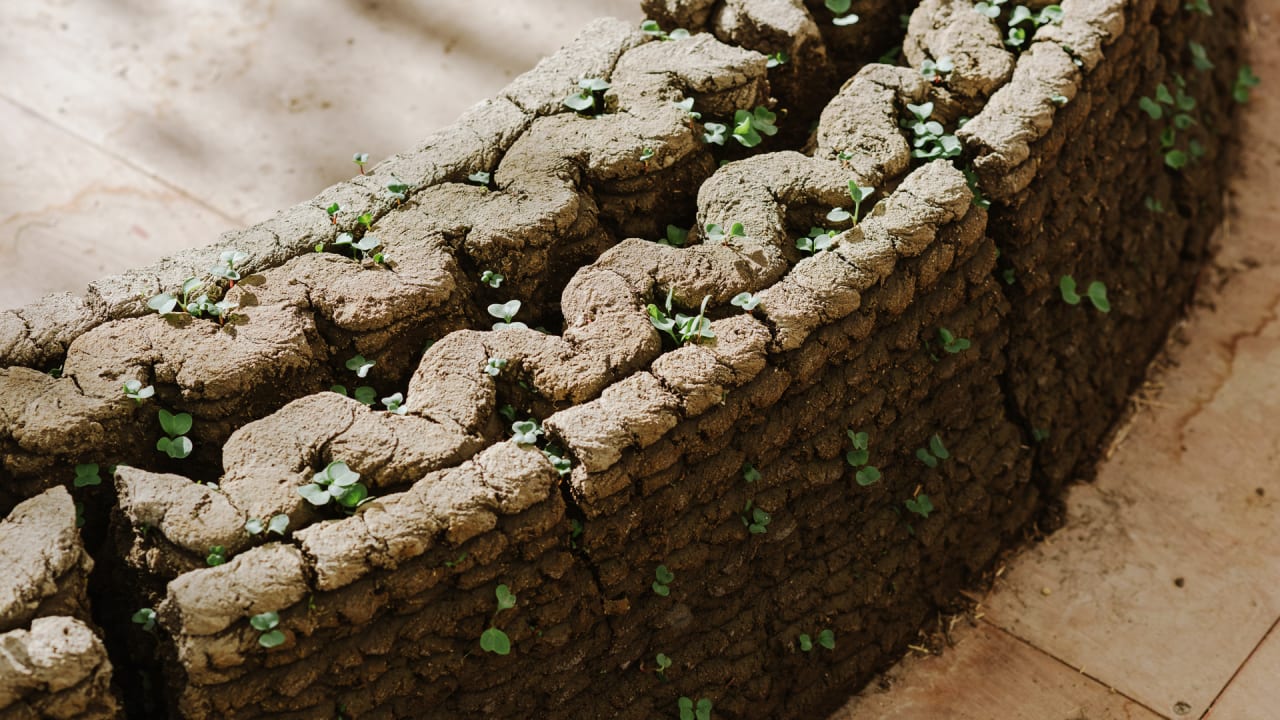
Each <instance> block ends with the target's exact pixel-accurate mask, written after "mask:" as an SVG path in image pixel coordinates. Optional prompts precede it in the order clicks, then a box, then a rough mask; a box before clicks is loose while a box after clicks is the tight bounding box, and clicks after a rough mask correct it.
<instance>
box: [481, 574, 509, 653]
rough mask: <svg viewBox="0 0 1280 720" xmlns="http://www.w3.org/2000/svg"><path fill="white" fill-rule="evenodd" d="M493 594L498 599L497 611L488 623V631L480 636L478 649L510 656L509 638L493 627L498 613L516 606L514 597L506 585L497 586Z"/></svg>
mask: <svg viewBox="0 0 1280 720" xmlns="http://www.w3.org/2000/svg"><path fill="white" fill-rule="evenodd" d="M494 594H495V595H496V596H497V598H498V609H497V610H495V611H494V612H493V618H492V619H490V621H489V629H488V630H485V631H484V632H483V633H481V634H480V649H481V650H484V651H485V652H491V653H494V654H497V655H510V654H511V638H509V637H507V634H506V633H505V632H503V631H502V630H499V629H498V628H497V627H496V626H495V625H494V621H495V620H497V617H498V613H500V612H502V611H503V610H510V609H511V608H513V607H515V606H516V596H515V595H513V594H511V589H510V588H508V587H507V586H506V585H499V586H498V588H497V590H495V591H494Z"/></svg>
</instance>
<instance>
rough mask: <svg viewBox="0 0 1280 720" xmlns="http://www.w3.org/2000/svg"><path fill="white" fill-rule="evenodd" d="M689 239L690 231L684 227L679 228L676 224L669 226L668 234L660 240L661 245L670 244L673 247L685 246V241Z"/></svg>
mask: <svg viewBox="0 0 1280 720" xmlns="http://www.w3.org/2000/svg"><path fill="white" fill-rule="evenodd" d="M688 240H689V231H688V230H685V229H684V228H678V227H676V226H675V225H668V226H667V236H666V237H665V238H660V239H659V240H658V244H659V245H670V246H671V247H684V244H685V242H687V241H688Z"/></svg>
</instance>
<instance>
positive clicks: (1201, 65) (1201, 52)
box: [1187, 40, 1213, 72]
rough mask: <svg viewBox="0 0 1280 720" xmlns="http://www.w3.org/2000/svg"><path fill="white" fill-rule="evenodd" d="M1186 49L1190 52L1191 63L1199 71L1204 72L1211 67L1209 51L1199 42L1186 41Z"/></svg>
mask: <svg viewBox="0 0 1280 720" xmlns="http://www.w3.org/2000/svg"><path fill="white" fill-rule="evenodd" d="M1187 50H1189V51H1190V52H1191V64H1192V65H1194V66H1195V68H1196V69H1197V70H1199V71H1200V72H1206V71H1209V70H1212V69H1213V61H1212V60H1210V59H1209V53H1208V51H1206V50H1205V49H1204V46H1203V45H1201V44H1200V43H1198V42H1196V41H1194V40H1189V41H1187Z"/></svg>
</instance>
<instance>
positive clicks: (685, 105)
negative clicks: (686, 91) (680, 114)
mask: <svg viewBox="0 0 1280 720" xmlns="http://www.w3.org/2000/svg"><path fill="white" fill-rule="evenodd" d="M675 106H676V107H678V108H680V109H681V110H683V111H685V112H686V113H688V115H689V119H691V120H701V119H702V113H700V112H695V111H694V109H693V98H685V99H683V100H680V101H677V102H676V103H675ZM721 127H724V126H723V125H722V126H721Z"/></svg>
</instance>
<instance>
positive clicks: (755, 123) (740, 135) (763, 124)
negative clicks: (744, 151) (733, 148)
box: [733, 105, 778, 148]
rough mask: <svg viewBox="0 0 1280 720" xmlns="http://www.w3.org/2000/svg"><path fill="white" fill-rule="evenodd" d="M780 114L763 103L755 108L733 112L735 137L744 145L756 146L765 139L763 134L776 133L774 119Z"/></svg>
mask: <svg viewBox="0 0 1280 720" xmlns="http://www.w3.org/2000/svg"><path fill="white" fill-rule="evenodd" d="M777 119H778V116H777V115H776V114H774V113H771V112H769V109H768V108H766V107H764V106H763V105H761V106H758V107H756V109H755V110H738V111H737V112H735V113H734V114H733V139H734V140H737V141H738V144H739V145H742V146H743V147H749V148H750V147H755V146H757V145H759V144H760V143H761V141H762V140H763V138H762V137H760V136H761V134H764V135H770V136H772V135H776V134H777V133H778V127H777V126H776V125H774V121H775V120H777Z"/></svg>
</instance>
